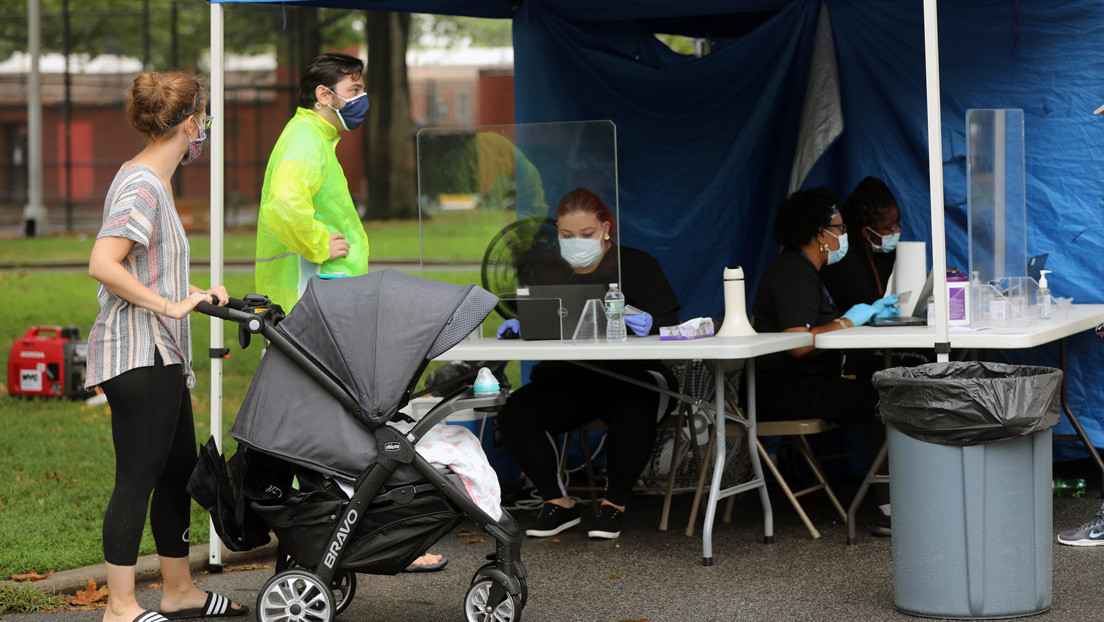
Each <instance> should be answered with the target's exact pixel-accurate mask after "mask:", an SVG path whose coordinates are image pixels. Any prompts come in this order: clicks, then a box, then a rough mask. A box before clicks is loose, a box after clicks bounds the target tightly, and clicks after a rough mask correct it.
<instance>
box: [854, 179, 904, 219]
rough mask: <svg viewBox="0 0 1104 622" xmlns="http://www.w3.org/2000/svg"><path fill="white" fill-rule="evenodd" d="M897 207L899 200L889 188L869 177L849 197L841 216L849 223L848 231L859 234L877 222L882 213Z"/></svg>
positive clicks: (878, 180)
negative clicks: (864, 228)
mask: <svg viewBox="0 0 1104 622" xmlns="http://www.w3.org/2000/svg"><path fill="white" fill-rule="evenodd" d="M895 207H897V198H896V197H894V196H893V192H892V191H891V190H890V189H889V186H887V185H886V183H885V182H884V181H882V180H880V179H878V178H877V177H867V178H865V179H863V180H862V181H860V182H859V184H858V185H857V186H855V189H854V190H852V191H851V194H850V195H848V197H847V199H846V200H845V201H844V202H843V207H842V208H840V214H842V215H843V221H844V222H845V223H847V229H848V230H849V231H850V230H852V229H854V230H855V231H856V232H858V231H861V230H862V228H863V227H868V226H870V224H871V223H873V222H874V221H875V220H877V219H878V215H879V214H880V213H881V212H882V211H884V210H888V209H892V208H895ZM898 209H899V208H898Z"/></svg>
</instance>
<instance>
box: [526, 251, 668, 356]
mask: <svg viewBox="0 0 1104 622" xmlns="http://www.w3.org/2000/svg"><path fill="white" fill-rule="evenodd" d="M617 249H618V246H617V245H613V246H611V247H610V248H609V250H607V251H606V254H605V256H603V257H602V261H601V262H599V264H598V267H597V268H595V270H594V271H593V272H590V273H587V274H579V273H577V272H575V271H574V270H572V269H571V266H569V265H567V262H565V261H563V260H562V259H558V261H557V262H556V264H555V266H554V267H553V268H552V270H550V271H549V272H548V273H547V274H546V275H545V276H544V277H543V278H542V280H545V279H547V280H546V281H545V282H546V283H556V284H560V283H578V284H583V285H585V284H589V283H599V284H605V285H608V284H610V283H618V284H619V285H620V288H621V291H622V292H623V293H624V294H625V304H630V305H632V306H634V307H636V308H637V309H640V310H641V311H647V312H648V313H650V314H652V329H651V331H650V334H652V335H656V334H659V327H660V326H674V325H675V324H678V323H679V318H678V311H679V309H680V308H681V305H680V304H679V301H678V297H677V296H676V295H675V290H673V289H672V288H671V284H670V283H669V282H668V281H667V276H666V275H664V274H663V268H662V267H660V265H659V262H658V261H657V260H656V258H655V257H652V256H651V255H649V254H648V253H645V252H644V251H640V250H637V249H635V248H630V247H628V246H622V247H620V249H621V254H620V256H621V275H620V277H618V274H617V257H618V253H617ZM619 279H620V280H619ZM635 338H636V337H635V336H634V335H633V334H632V331H631V330H630V331H629V339H635ZM594 364H596V365H599V366H601V367H604V368H607V369H610V370H612V371H620V372H621V373H626V374H630V373H631V372H632V371H634V370H642V369H656V370H662V369H664V367H663V365H662V364H661V363H660V362H659V361H595V362H594ZM552 368H555V369H556V371H557V372H559V373H561V374H566V375H570V374H572V373H579V372H586V370H583V369H582V368H579V367H577V366H575V365H571V364H569V363H565V362H562V361H547V362H543V363H540V364H539V365H537V366H536V367H535V368H534V369H533V374H534V376H533V377H534V378H536V377H537V375H538V373H537V372H538V370H539V371H541V372H543V374H541V375H542V377H544V376H545V375H547V374H548V373H549V372H550V371H551V370H552ZM586 373H590V372H586Z"/></svg>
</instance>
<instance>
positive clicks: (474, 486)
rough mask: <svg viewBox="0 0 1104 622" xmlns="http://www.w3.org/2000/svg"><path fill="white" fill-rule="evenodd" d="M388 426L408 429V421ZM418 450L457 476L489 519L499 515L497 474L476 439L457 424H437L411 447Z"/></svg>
mask: <svg viewBox="0 0 1104 622" xmlns="http://www.w3.org/2000/svg"><path fill="white" fill-rule="evenodd" d="M388 425H391V426H392V427H394V428H396V429H398V430H401V431H403V432H409V431H410V429H411V428H413V427H414V424H412V423H404V422H401V421H392V422H391V423H390V424H388ZM415 449H416V450H417V451H418V453H419V454H420V455H421V456H422V457H423V458H425V459H426V461H427V462H429V463H431V464H444V465H448V467H449V468H450V469H452V472H453V473H456V474H457V475H459V476H460V481H462V482H464V488H465V489H466V490H467V493H468V496H469V497H471V500H472V501H474V502H475V504H476V505H478V506H479V507H480V509H482V510H483V511H484V512H486V513H487V515H488V516H490V517H491V518H493V519H495V520H498V519H500V518H502V487H501V486H500V485H499V483H498V473H495V470H494V469H493V468H491V463H490V462H488V461H487V455H486V454H484V453H483V447H482V446H480V444H479V439H478V438H476V437H475V435H474V434H472V433H471V431H470V430H468V429H467V428H465V427H464V426H460V425H446V424H444V423H438V424H437V425H435V426H433V427H432V428H430V430H429V431H428V432H426V434H425V436H423V437H422V440H421V441H419V442H418V444H417V445H416V446H415Z"/></svg>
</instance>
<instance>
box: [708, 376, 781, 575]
mask: <svg viewBox="0 0 1104 622" xmlns="http://www.w3.org/2000/svg"><path fill="white" fill-rule="evenodd" d="M744 370H745V374H746V376H747V386H748V389H747V391H748V413H747V428H748V433H747V437H746V438H747V443H748V447H747V451H748V455H749V457H750V459H751V469H752V474H753V477H752V480H751V481H750V482H745V483H743V484H738V485H736V486H733V487H731V488H728V489H726V490H721V480H722V478H723V471H724V461H725V424H726V421H725V399H724V361H723V360H716V361H713V378H714V382H715V383H716V387H717V388H716V400H717V403H716V407H715V408H714V409H713V417H714V422H713V431H714V434H715V437H714V441H713V443H714V451H713V480H712V484H711V485H710V486H709V498H708V500H707V501H706V505H705V524H704V525H703V528H702V565H703V566H712V565H713V521H714V519H715V518H716V515H717V503H718V502H720V500H721V499H722V498H723V497H730V496H732V495H735V494H739V493H741V492H744V491H745V490H750V489H752V488H758V489H759V499H760V501H761V502H762V504H763V541H764V542H766V543H768V544H770V543H771V542H773V541H774V516H773V514H772V513H771V505H770V495H768V494H767V483H766V480H765V479H764V478H763V467H762V465H761V464H760V463H759V452H757V451H756V445H755V439H756V438H758V437H757V436H756V426H755V414H756V413H755V360H754V359H748V361H747V363H746V364H745V367H744Z"/></svg>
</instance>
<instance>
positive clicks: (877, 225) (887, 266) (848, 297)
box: [821, 177, 901, 313]
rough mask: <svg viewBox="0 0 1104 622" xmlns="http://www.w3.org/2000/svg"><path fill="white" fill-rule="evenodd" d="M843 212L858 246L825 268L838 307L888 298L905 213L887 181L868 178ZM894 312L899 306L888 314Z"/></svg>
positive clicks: (853, 192) (848, 201)
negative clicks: (902, 217)
mask: <svg viewBox="0 0 1104 622" xmlns="http://www.w3.org/2000/svg"><path fill="white" fill-rule="evenodd" d="M840 213H841V214H842V215H843V222H844V223H846V224H847V230H848V231H850V232H852V234H853V235H855V237H856V238H857V239H856V244H855V247H854V248H852V249H851V250H850V251H849V252H848V253H847V255H846V256H844V258H843V259H841V260H840V261H839V263H836V264H833V265H830V266H825V267H824V269H823V270H821V276H822V277H823V278H824V285H825V286H826V287H827V288H828V293H829V294H831V295H832V298H833V299H834V300H835V301H836V304H838V305H839V306H840V307H841V308H844V309H849V308H851V305H855V304H858V303H860V302H865V303H867V304H870V303H872V302H874V301H875V300H878V299H879V298H882V297H883V296H885V295H886V286H887V284H888V283H889V275H890V273H892V272H893V264H894V262H895V261H896V260H897V242H898V241H899V240H900V238H901V210H900V209H899V208H898V207H897V199H896V198H895V197H894V196H893V192H892V191H890V189H889V186H887V185H886V183H885V182H884V181H882V180H880V179H877V178H875V177H867V178H866V179H863V180H862V181H860V182H859V184H858V185H857V186H855V190H854V191H852V192H851V194H850V195H849V196H848V197H847V199H846V200H845V201H844V202H843V208H842V209H841V210H840ZM891 309H892V310H896V307H887V308H886V311H887V312H889V313H892V311H891Z"/></svg>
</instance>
